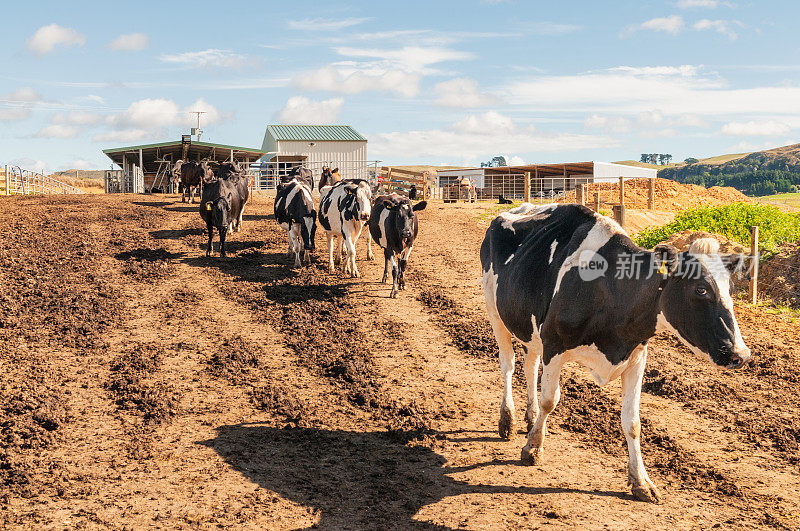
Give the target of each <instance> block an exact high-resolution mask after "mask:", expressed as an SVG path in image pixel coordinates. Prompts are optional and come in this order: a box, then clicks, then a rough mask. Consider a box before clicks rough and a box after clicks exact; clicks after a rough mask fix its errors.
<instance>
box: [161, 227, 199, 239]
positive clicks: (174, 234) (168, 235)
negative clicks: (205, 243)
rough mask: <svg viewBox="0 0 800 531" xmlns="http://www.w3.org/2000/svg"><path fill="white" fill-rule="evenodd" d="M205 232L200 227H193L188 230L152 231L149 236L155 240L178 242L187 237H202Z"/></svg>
mask: <svg viewBox="0 0 800 531" xmlns="http://www.w3.org/2000/svg"><path fill="white" fill-rule="evenodd" d="M205 232H206V231H205V229H203V228H202V227H194V228H189V229H161V230H152V231H150V233H149V234H150V236H151V237H153V238H155V239H156V240H180V239H182V238H185V237H187V236H202V235H203V234H205Z"/></svg>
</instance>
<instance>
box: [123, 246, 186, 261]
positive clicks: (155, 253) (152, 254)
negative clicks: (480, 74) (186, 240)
mask: <svg viewBox="0 0 800 531" xmlns="http://www.w3.org/2000/svg"><path fill="white" fill-rule="evenodd" d="M185 255H186V253H171V252H169V251H167V250H166V249H164V248H160V249H147V248H140V249H133V250H130V251H125V252H122V253H117V254H115V255H114V258H116V259H117V260H139V261H141V262H156V261H159V260H163V261H167V260H175V259H178V258H183V257H184V256H185Z"/></svg>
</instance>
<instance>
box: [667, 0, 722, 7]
mask: <svg viewBox="0 0 800 531" xmlns="http://www.w3.org/2000/svg"><path fill="white" fill-rule="evenodd" d="M676 5H677V6H678V7H679V8H681V9H694V8H708V9H716V8H718V7H720V6H726V7H735V6H734V4H732V3H731V2H724V1H722V0H678V2H677V4H676Z"/></svg>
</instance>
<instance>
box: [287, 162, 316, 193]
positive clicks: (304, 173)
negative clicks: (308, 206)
mask: <svg viewBox="0 0 800 531" xmlns="http://www.w3.org/2000/svg"><path fill="white" fill-rule="evenodd" d="M292 179H298V180H300V182H303V183H305V184H307V185H308V186H309V188H311V189H312V190H313V189H314V174H313V173H312V172H311V170H309V169H308V168H304V167H302V166H295V167H294V168H292V169H291V171H290V172H289V174H288V175H281V182H282V183H284V184H285V183H288V182H289V181H291V180H292Z"/></svg>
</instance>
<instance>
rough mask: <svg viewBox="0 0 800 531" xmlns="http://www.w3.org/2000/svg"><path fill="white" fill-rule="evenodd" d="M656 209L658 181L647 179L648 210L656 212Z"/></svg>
mask: <svg viewBox="0 0 800 531" xmlns="http://www.w3.org/2000/svg"><path fill="white" fill-rule="evenodd" d="M655 208H656V180H655V179H647V209H648V210H654V209H655Z"/></svg>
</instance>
